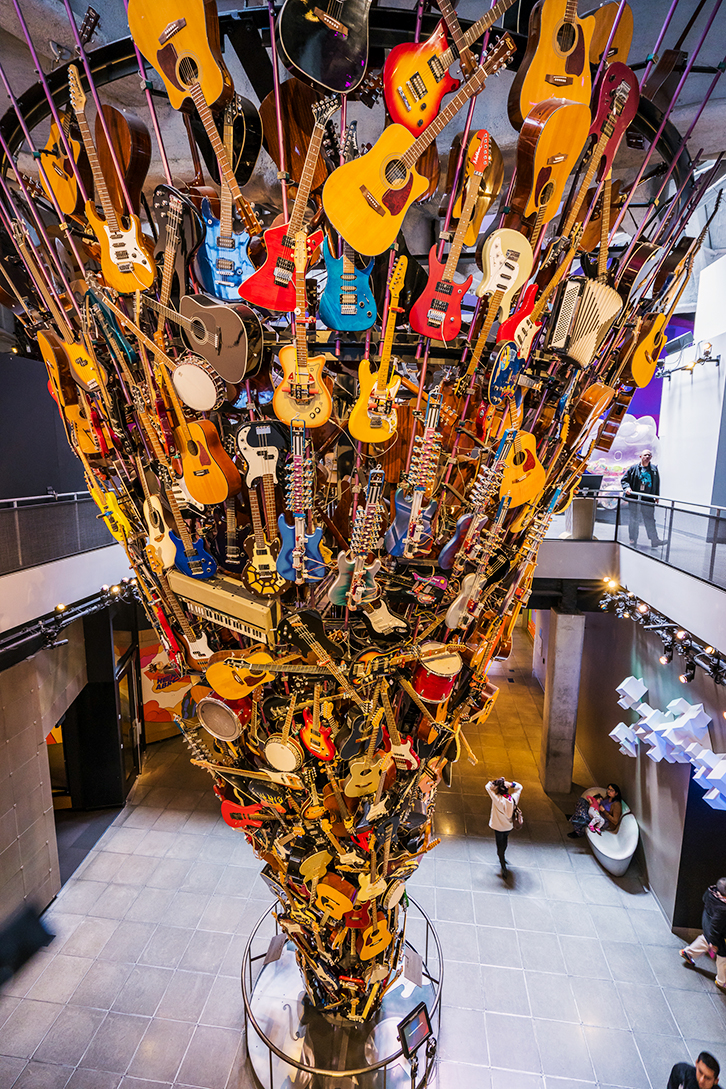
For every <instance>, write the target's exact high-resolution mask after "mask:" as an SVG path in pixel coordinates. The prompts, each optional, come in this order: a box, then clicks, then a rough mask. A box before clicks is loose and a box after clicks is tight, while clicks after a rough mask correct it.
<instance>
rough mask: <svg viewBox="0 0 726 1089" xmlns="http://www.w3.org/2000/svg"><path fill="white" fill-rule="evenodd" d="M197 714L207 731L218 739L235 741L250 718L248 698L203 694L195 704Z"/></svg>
mask: <svg viewBox="0 0 726 1089" xmlns="http://www.w3.org/2000/svg"><path fill="white" fill-rule="evenodd" d="M245 712H246V713H245ZM197 716H198V718H199V721H200V722H201V724H202V726H203V727H204V729H205V730H206V731H207V733H208V734H211V735H212V737H216V738H217V740H218V741H236V740H237V738H238V737H239V736H240V735H241V733H242V731H243V730H244V728H245V726H246V725H247V723H248V722H249V720H250V707H249V699H242V700H220V699H215V697H214V696H203V697H202V698H201V699H200V701H199V703H198V704H197Z"/></svg>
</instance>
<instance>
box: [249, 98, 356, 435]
mask: <svg viewBox="0 0 726 1089" xmlns="http://www.w3.org/2000/svg"><path fill="white" fill-rule="evenodd" d="M339 109H340V101H339V99H338V98H336V97H335V96H331V97H330V98H324V99H323V100H322V102H316V103H315V104H314V106H313V114H314V116H315V127H314V129H313V134H312V136H311V137H310V143H309V145H308V151H307V155H306V156H305V166H304V167H303V172H302V176H301V178H300V184H299V186H298V189H297V194H296V196H295V203H294V205H293V209H292V212H291V214H290V219H289V221H288V222H287V223H280V224H279V226H276V227H268V229H267V230H266V231H265V233H264V236H263V238H264V243H265V247H266V249H267V257H266V259H265V263H264V264H263V265H262V267H261V268H259V269H257V271H256V272H253V273H252V275H251V276H249V277H248V278H247V279H246V280H245V281H244V283H243V284H242V285H241V286H240V289H239V293H240V295H241V296H242V298H243V299H246V300H247V301H248V302H250V303H252V305H253V306H260V307H264V308H265V309H266V310H275V311H282V312H287V313H289V312H290V311H291V310H296V307H299V306H300V301H299V297H298V292H297V281H298V279H300V280H302V281H303V282H304V277H305V268H306V267H307V261H306V264H305V265H304V266H303V268H302V271H298V258H297V243H298V238H299V236H300V235H301V234H302V236H303V237H304V238H305V246H306V255H308V256H309V255H311V254H312V253H313V252H314V251H315V250H316V249H318V247H319V246H320V244H321V242H322V240H323V232H322V231H320V230H318V231H315V232H313V233H312V234H311V235H309V236H307V237H306V235H305V231H304V228H303V220H304V216H305V210H306V208H307V203H308V198H309V196H310V187H311V184H312V178H313V170H314V169H315V164H316V163H317V160H318V155H319V154H320V147H321V144H322V141H323V134H324V133H325V126H326V125H327V123H328V121H330V119H331V117H332V116H333V114H334V113H337V111H338V110H339ZM296 312H297V311H296ZM300 314H301V317H304V312H303V310H302V309H301V310H300ZM286 422H287V421H286Z"/></svg>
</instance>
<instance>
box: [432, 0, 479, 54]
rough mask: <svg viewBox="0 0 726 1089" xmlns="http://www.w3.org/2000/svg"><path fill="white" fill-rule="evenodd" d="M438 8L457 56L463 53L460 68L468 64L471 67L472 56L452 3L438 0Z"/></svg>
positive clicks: (448, 0)
mask: <svg viewBox="0 0 726 1089" xmlns="http://www.w3.org/2000/svg"><path fill="white" fill-rule="evenodd" d="M438 8H439V11H440V12H441V14H442V15H443V17H444V22H445V23H446V29H447V30H448V31H449V34H450V35H451V40H452V42H453V43H454V48H455V49H456V51H457V53H458V54H459V57H461V56H462V54H463V55H464V61H463V63H462V69H464V68H465V67H466V66H468V68H471V67H472V64H473V58H472V57H471V54H470V53H469V47H468V45H467V43H466V38H465V37H464V34H463V31H462V29H461V26H460V24H459V20H458V18H457V17H456V12H455V11H454V5H453V4H452V3H451V0H440V2H439V3H438Z"/></svg>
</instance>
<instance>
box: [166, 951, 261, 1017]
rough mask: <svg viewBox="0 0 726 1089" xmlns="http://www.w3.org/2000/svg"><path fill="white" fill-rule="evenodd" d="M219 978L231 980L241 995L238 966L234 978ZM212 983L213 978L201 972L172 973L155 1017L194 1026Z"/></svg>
mask: <svg viewBox="0 0 726 1089" xmlns="http://www.w3.org/2000/svg"><path fill="white" fill-rule="evenodd" d="M219 978H220V979H223V978H232V981H233V983H234V984H235V985H236V988H237V991H238V992H239V993H241V988H240V983H239V965H238V966H237V973H236V977H234V978H233V977H222V976H220V977H219ZM214 982H216V981H215V978H214V976H212V975H206V974H203V973H201V972H182V971H176V972H174V974H173V976H172V978H171V980H170V981H169V985H168V987H167V988H166V991H165V992H164V997H163V998H162V1000H161V1003H160V1005H159V1008H158V1010H157V1017H164V1018H166V1019H168V1020H171V1021H190V1022H191V1023H192V1024H196V1023H197V1021H198V1020H199V1018H200V1017H201V1014H202V1010H203V1009H204V1004H205V1002H206V1001H207V999H208V997H209V992H210V991H211V989H212V984H213V983H214Z"/></svg>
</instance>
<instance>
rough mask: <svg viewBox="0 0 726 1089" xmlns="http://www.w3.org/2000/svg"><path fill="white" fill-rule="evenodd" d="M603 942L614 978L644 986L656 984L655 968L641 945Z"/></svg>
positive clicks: (606, 958)
mask: <svg viewBox="0 0 726 1089" xmlns="http://www.w3.org/2000/svg"><path fill="white" fill-rule="evenodd" d="M601 944H602V950H603V953H604V954H605V960H606V961H607V962H608V967H609V968H610V971H611V973H612V977H613V979H615V980H621V981H622V982H624V983H640V984H643V985H644V986H652V985H654V984H655V982H656V978H655V976H654V974H653V969H652V968H651V966H650V964H649V963H648V958H647V957H646V955H645V951H644V950H643V949H641V947H640V946H638V945H630V944H628V943H625V942H610V941H603V942H602V943H601Z"/></svg>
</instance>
